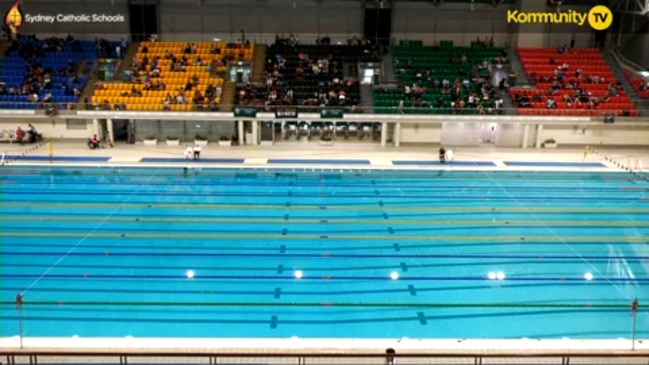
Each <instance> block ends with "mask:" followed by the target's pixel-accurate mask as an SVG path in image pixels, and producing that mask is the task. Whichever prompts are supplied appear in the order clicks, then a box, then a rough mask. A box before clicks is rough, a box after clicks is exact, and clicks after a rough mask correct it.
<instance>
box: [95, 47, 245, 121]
mask: <svg viewBox="0 0 649 365" xmlns="http://www.w3.org/2000/svg"><path fill="white" fill-rule="evenodd" d="M253 50H254V46H252V45H248V46H245V47H244V46H233V45H228V44H225V43H207V42H204V43H188V42H143V43H142V44H140V45H139V48H138V51H137V54H136V56H135V59H134V60H133V63H132V66H131V69H130V71H128V72H127V76H126V78H128V79H129V80H128V81H126V82H116V83H105V84H101V85H100V87H99V88H97V90H95V93H94V95H93V98H92V102H93V104H96V105H99V106H100V107H102V108H103V109H106V108H123V109H126V110H148V111H162V110H170V111H192V110H218V106H219V104H220V102H221V92H222V87H223V84H224V82H225V79H224V75H225V74H226V71H227V68H228V63H229V62H241V61H246V62H250V61H251V60H252V55H253ZM115 106H117V107H115Z"/></svg>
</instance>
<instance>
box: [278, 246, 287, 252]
mask: <svg viewBox="0 0 649 365" xmlns="http://www.w3.org/2000/svg"><path fill="white" fill-rule="evenodd" d="M279 253H286V245H281V246H279Z"/></svg>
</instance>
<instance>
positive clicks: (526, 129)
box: [521, 124, 530, 148]
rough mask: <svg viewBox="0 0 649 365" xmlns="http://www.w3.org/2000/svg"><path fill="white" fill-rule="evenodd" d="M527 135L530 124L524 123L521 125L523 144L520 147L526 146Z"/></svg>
mask: <svg viewBox="0 0 649 365" xmlns="http://www.w3.org/2000/svg"><path fill="white" fill-rule="evenodd" d="M529 135H530V125H529V124H525V125H524V126H523V144H522V146H521V148H527V141H528V139H529Z"/></svg>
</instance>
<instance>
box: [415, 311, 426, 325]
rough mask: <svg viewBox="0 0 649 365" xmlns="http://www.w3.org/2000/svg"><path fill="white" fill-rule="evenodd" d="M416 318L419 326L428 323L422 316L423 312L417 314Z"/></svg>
mask: <svg viewBox="0 0 649 365" xmlns="http://www.w3.org/2000/svg"><path fill="white" fill-rule="evenodd" d="M417 318H419V323H420V324H421V325H424V326H425V325H427V324H428V321H427V320H426V316H425V315H424V312H417Z"/></svg>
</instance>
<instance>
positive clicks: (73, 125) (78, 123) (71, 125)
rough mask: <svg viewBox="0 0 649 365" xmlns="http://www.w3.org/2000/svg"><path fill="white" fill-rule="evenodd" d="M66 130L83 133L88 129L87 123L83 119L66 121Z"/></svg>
mask: <svg viewBox="0 0 649 365" xmlns="http://www.w3.org/2000/svg"><path fill="white" fill-rule="evenodd" d="M65 125H66V128H67V130H69V131H70V130H74V131H82V130H83V131H85V130H86V129H88V122H86V121H85V120H83V119H68V120H66V121H65Z"/></svg>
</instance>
